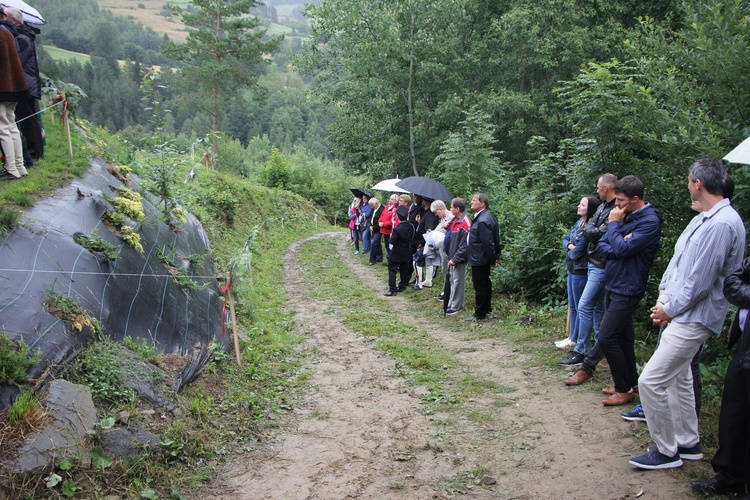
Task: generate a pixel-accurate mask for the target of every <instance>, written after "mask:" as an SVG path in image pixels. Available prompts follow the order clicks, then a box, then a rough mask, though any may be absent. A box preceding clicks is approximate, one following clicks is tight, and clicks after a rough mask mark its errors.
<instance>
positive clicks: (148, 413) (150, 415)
mask: <svg viewBox="0 0 750 500" xmlns="http://www.w3.org/2000/svg"><path fill="white" fill-rule="evenodd" d="M155 413H156V412H155V411H154V410H141V416H142V417H143V418H145V419H150V418H154V414H155Z"/></svg>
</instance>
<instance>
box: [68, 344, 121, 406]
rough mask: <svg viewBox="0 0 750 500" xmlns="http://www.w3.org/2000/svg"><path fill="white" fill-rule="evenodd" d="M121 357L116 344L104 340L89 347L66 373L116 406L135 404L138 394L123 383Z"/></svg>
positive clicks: (74, 381) (72, 379) (71, 379)
mask: <svg viewBox="0 0 750 500" xmlns="http://www.w3.org/2000/svg"><path fill="white" fill-rule="evenodd" d="M120 366H121V355H120V352H119V348H118V347H117V345H116V344H115V343H114V342H112V340H110V339H108V338H106V337H105V338H102V339H101V340H98V341H96V342H94V343H92V344H90V345H89V347H87V348H86V350H85V351H84V353H83V354H82V355H81V356H79V357H78V359H76V361H75V362H74V363H73V364H72V365H70V366H69V367H68V369H67V370H66V377H67V378H68V379H69V380H70V381H71V382H73V383H76V384H84V385H88V386H89V387H90V388H91V392H92V393H93V394H94V396H96V397H98V398H99V399H101V400H102V401H106V402H109V403H112V404H114V405H124V404H130V403H133V402H134V401H135V392H134V391H133V390H132V389H129V388H128V387H126V386H125V384H124V383H123V382H122V380H120V376H119V372H120Z"/></svg>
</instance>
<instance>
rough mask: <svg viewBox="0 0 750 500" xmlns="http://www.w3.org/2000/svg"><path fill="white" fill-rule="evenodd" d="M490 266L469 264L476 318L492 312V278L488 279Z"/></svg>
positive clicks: (481, 317)
mask: <svg viewBox="0 0 750 500" xmlns="http://www.w3.org/2000/svg"><path fill="white" fill-rule="evenodd" d="M491 269H492V268H491V267H490V266H471V281H473V282H474V296H475V298H476V305H475V306H474V316H476V317H477V318H478V319H483V318H485V317H486V316H487V315H488V314H489V313H491V312H492V280H491V279H490V270H491Z"/></svg>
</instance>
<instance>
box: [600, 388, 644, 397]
mask: <svg viewBox="0 0 750 500" xmlns="http://www.w3.org/2000/svg"><path fill="white" fill-rule="evenodd" d="M633 392H634V393H636V394H638V386H637V385H634V386H633ZM602 393H604V394H606V395H607V396H611V395H612V394H614V393H615V388H614V387H605V388H604V389H602Z"/></svg>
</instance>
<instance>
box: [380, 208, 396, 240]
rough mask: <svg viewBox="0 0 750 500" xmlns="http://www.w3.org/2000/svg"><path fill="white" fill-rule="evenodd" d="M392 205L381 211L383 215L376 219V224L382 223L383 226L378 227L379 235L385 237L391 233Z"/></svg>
mask: <svg viewBox="0 0 750 500" xmlns="http://www.w3.org/2000/svg"><path fill="white" fill-rule="evenodd" d="M393 215H394V214H393V205H388V206H387V207H386V208H385V210H383V213H382V214H380V219H378V222H382V223H383V225H382V226H380V234H384V235H386V236H390V235H391V233H392V232H393Z"/></svg>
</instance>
